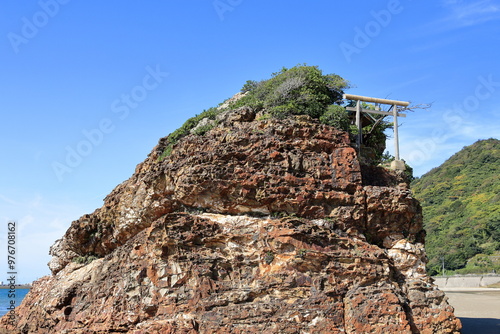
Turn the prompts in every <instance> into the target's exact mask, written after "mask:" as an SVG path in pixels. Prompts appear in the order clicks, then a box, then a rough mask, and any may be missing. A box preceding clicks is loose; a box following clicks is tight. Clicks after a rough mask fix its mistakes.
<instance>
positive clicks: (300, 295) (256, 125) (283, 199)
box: [0, 109, 460, 334]
mask: <svg viewBox="0 0 500 334" xmlns="http://www.w3.org/2000/svg"><path fill="white" fill-rule="evenodd" d="M254 117H255V115H254V114H253V113H252V111H251V110H247V109H241V110H239V111H238V112H236V113H234V114H231V115H230V117H229V116H228V117H227V121H226V122H222V124H220V125H218V126H217V127H215V128H214V129H213V130H211V131H209V132H208V133H207V134H205V135H204V136H196V135H191V136H188V137H186V138H184V139H182V140H181V141H180V142H179V143H178V144H177V145H175V146H174V148H173V151H172V154H171V155H170V156H169V157H168V158H167V159H165V160H163V161H159V157H160V155H161V153H162V152H163V149H164V148H165V146H166V143H165V140H161V141H160V143H159V145H158V146H157V147H156V148H155V149H154V150H153V152H152V153H151V154H150V156H149V157H148V159H146V161H144V162H143V163H142V164H140V165H138V166H137V169H136V172H135V173H134V175H133V176H132V177H131V178H130V179H129V180H127V181H125V182H124V183H122V184H121V185H119V186H118V187H117V188H116V189H115V190H114V191H113V192H112V193H111V194H110V195H108V196H107V197H106V199H105V203H104V205H103V207H102V208H100V209H98V210H96V211H95V212H94V213H92V214H90V215H85V216H83V217H82V218H80V219H79V220H77V221H75V222H73V223H72V224H71V227H70V228H69V229H68V231H67V232H66V234H65V235H64V237H63V238H62V239H61V240H59V241H57V242H56V244H55V245H54V246H53V247H52V248H51V254H52V255H53V259H52V261H51V263H50V268H51V270H52V272H53V275H52V276H50V277H44V278H42V279H41V280H39V281H37V282H36V283H35V284H34V287H33V289H32V290H31V291H30V293H29V294H28V295H27V296H26V298H25V300H24V301H23V303H22V305H21V306H20V307H18V308H17V309H16V314H17V317H18V319H17V322H16V326H15V327H9V325H8V324H7V320H6V318H3V319H2V320H1V322H0V333H41V334H43V333H124V332H128V333H136V334H139V333H389V332H390V333H426V332H429V333H458V332H459V329H460V322H459V321H458V319H457V318H455V317H454V315H453V309H452V308H451V307H450V306H449V305H448V304H447V301H446V297H445V296H444V294H443V293H442V292H441V291H439V290H438V289H437V287H436V286H435V285H433V284H432V281H431V279H430V278H429V277H428V276H427V275H426V273H425V261H426V258H425V251H424V249H423V242H424V234H423V231H422V217H421V213H420V206H419V204H418V202H417V201H416V200H415V199H413V198H412V195H411V192H410V191H409V190H408V189H407V187H406V185H404V184H400V185H398V183H399V182H400V181H401V178H400V177H398V176H397V175H393V174H391V173H390V172H387V171H385V170H380V169H376V168H372V169H370V168H369V169H367V168H364V169H363V170H362V168H361V166H360V165H359V162H358V159H357V155H356V151H355V150H354V149H353V148H352V147H351V146H350V143H349V138H348V136H347V134H346V133H344V132H340V131H337V130H335V129H333V128H331V127H328V126H325V125H320V124H318V123H315V122H313V121H312V120H311V119H310V118H308V117H297V118H295V119H286V120H280V121H278V120H264V121H256V120H254V119H253V118H254ZM367 170H372V171H373V172H372V174H373V173H377V171H379V172H380V173H381V174H380V175H381V177H380V178H377V175H372V174H370V177H369V178H368V177H366V173H367ZM374 180H376V182H375V181H374ZM272 217H275V218H272ZM278 217H279V218H278ZM91 255H92V256H97V257H99V259H96V260H94V261H92V262H91V263H89V264H78V263H76V262H74V260H75V259H76V258H77V257H79V259H85V258H89V256H91Z"/></svg>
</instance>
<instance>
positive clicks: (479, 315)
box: [443, 288, 500, 334]
mask: <svg viewBox="0 0 500 334" xmlns="http://www.w3.org/2000/svg"><path fill="white" fill-rule="evenodd" d="M443 291H444V292H445V293H446V296H448V298H449V303H450V304H451V305H452V306H453V307H454V308H455V315H456V316H458V317H459V318H460V320H461V321H462V325H463V329H462V334H500V289H488V288H455V289H453V288H448V289H443Z"/></svg>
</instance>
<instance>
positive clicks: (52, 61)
mask: <svg viewBox="0 0 500 334" xmlns="http://www.w3.org/2000/svg"><path fill="white" fill-rule="evenodd" d="M499 51H500V2H499V1H493V0H472V1H459V0H456V1H453V0H441V1H439V0H438V1H432V2H431V1H426V2H424V1H410V0H390V1H350V2H339V1H331V0H318V1H313V2H311V3H306V2H304V1H296V0H288V1H261V0H253V1H249V0H216V1H214V0H206V1H181V0H170V1H168V0H167V1H144V2H138V1H106V2H97V1H75V0H73V1H71V0H41V1H31V0H26V1H23V2H22V3H21V2H19V1H4V2H2V4H1V5H0V73H1V76H0V89H1V94H0V96H1V100H0V107H1V122H0V140H1V141H0V156H1V157H2V160H1V164H0V277H2V275H5V274H2V272H3V273H6V271H7V269H6V265H5V264H6V253H5V242H6V234H7V222H8V221H9V220H16V221H17V222H18V234H17V243H18V255H17V262H18V268H17V270H18V272H19V275H18V280H19V281H20V282H28V281H31V280H34V279H36V278H38V277H41V276H43V275H46V274H48V273H49V270H48V268H47V266H46V263H47V262H48V260H49V256H48V250H49V246H50V245H51V244H52V243H53V242H54V241H55V240H56V239H57V238H60V237H62V235H63V234H64V232H65V231H66V229H67V228H68V227H69V225H70V223H71V221H73V220H75V219H77V218H79V217H80V216H81V215H82V214H85V213H90V212H92V211H93V210H95V209H96V208H98V207H100V206H101V205H102V199H103V198H104V197H105V196H106V194H108V193H109V192H110V191H111V190H112V189H113V188H114V187H115V186H116V185H118V184H119V183H121V182H123V181H124V180H126V179H127V178H128V177H129V176H130V175H131V174H132V173H133V172H134V168H135V166H136V165H137V164H138V163H139V162H141V161H143V160H144V159H145V158H146V156H147V154H148V153H149V152H150V151H151V149H152V148H153V146H154V145H155V144H156V143H157V141H158V139H159V138H160V137H163V136H165V135H167V134H169V133H170V132H172V131H173V130H175V129H176V128H177V127H179V126H180V125H181V124H182V123H183V122H184V121H185V120H186V119H187V118H189V117H191V116H194V115H195V114H197V113H200V112H202V111H203V110H204V109H208V108H209V107H212V106H216V105H217V104H218V103H219V102H222V101H223V100H225V99H226V98H228V97H230V96H232V95H233V94H234V93H236V92H238V91H239V89H240V88H241V86H242V85H243V84H244V83H245V82H246V80H250V79H252V80H260V79H266V78H269V76H270V74H271V73H273V72H276V71H278V70H279V69H281V68H282V67H283V66H285V67H292V66H294V65H297V64H300V63H307V64H308V65H317V66H319V67H320V68H321V69H322V70H323V72H324V73H325V74H326V73H336V74H338V75H340V76H342V77H344V78H345V79H347V80H349V81H350V82H351V84H352V85H353V86H354V87H353V88H352V89H350V90H349V91H348V93H351V94H359V95H366V96H373V97H380V98H389V99H399V100H405V101H411V102H412V103H414V104H419V103H433V106H432V108H430V109H427V110H417V111H415V112H413V113H410V114H409V115H408V117H407V118H405V119H402V120H401V121H402V125H401V127H400V130H399V132H400V139H401V143H400V146H401V157H402V158H403V159H405V160H406V161H407V162H409V164H410V165H412V166H413V167H414V169H415V174H416V175H422V174H423V173H425V172H427V171H429V170H430V169H431V168H433V167H436V166H438V165H440V164H441V163H442V162H444V161H445V160H446V159H447V158H448V157H450V156H451V155H452V154H453V153H455V152H457V151H458V150H460V149H461V148H462V147H464V146H466V145H470V144H472V143H474V142H475V141H476V140H478V139H486V138H490V137H495V138H498V137H499V136H498V134H499V129H500V122H499V121H500V65H499V60H498V59H499V53H500V52H499ZM392 146H393V143H392V140H390V141H389V142H388V147H389V149H390V151H391V152H392ZM0 280H5V279H4V278H0Z"/></svg>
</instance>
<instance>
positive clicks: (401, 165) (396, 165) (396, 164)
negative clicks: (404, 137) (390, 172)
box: [343, 94, 410, 170]
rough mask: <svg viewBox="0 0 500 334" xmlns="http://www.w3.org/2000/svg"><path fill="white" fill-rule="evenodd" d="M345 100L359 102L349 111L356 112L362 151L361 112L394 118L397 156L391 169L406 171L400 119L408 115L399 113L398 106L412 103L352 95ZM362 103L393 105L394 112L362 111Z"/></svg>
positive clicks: (345, 95) (359, 142) (348, 95)
mask: <svg viewBox="0 0 500 334" xmlns="http://www.w3.org/2000/svg"><path fill="white" fill-rule="evenodd" d="M343 98H344V99H347V100H353V101H357V104H356V108H350V107H349V108H347V110H351V111H356V126H357V127H358V149H361V139H362V133H361V128H362V127H361V112H366V113H371V114H380V115H385V116H393V117H394V152H395V153H394V155H395V159H394V161H393V162H392V163H391V169H396V170H404V169H405V162H404V161H402V160H401V159H400V158H399V133H398V117H406V115H405V114H399V113H398V106H402V107H407V106H409V105H410V102H406V101H396V100H386V99H379V98H375V97H367V96H360V95H352V94H344V96H343ZM361 101H364V102H372V103H378V104H388V105H391V106H392V112H387V111H379V110H367V109H362V108H361Z"/></svg>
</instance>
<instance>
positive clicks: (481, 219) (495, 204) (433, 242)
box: [412, 139, 500, 275]
mask: <svg viewBox="0 0 500 334" xmlns="http://www.w3.org/2000/svg"><path fill="white" fill-rule="evenodd" d="M499 175H500V141H499V140H497V139H488V140H480V141H477V142H476V143H474V144H473V145H470V146H467V147H464V148H463V149H462V150H461V151H460V152H458V153H456V154H455V155H453V156H452V157H451V158H449V159H448V160H447V161H445V162H444V163H443V164H442V165H441V166H439V167H437V168H434V169H432V170H431V171H430V172H428V173H427V174H425V175H423V176H422V177H421V178H418V179H416V180H415V181H414V182H413V184H412V187H413V192H414V194H415V196H416V197H417V198H418V199H419V200H420V202H421V204H422V208H423V215H424V226H425V228H426V231H427V237H426V249H427V256H428V258H429V263H428V266H427V267H428V270H429V274H431V275H434V274H438V273H441V270H442V265H443V262H444V266H445V269H446V270H447V271H449V270H452V271H455V272H457V273H482V272H491V271H492V270H496V271H497V272H498V271H500V260H499V259H500V256H498V255H500V178H499Z"/></svg>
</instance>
